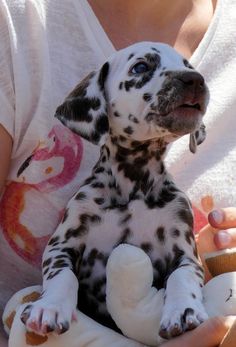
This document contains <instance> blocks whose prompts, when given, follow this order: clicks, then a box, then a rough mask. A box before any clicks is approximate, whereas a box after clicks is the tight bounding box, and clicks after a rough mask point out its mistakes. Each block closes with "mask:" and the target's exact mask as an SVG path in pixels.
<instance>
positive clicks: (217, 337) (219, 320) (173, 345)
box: [163, 316, 235, 347]
mask: <svg viewBox="0 0 236 347" xmlns="http://www.w3.org/2000/svg"><path fill="white" fill-rule="evenodd" d="M234 322H235V317H233V316H229V317H213V318H210V319H208V320H207V321H206V322H204V323H202V324H201V325H200V326H199V327H197V328H196V329H194V330H192V331H189V332H186V333H184V334H183V335H181V336H178V337H176V338H174V339H173V340H171V341H168V342H166V343H163V347H179V346H181V347H189V346H191V347H199V341H201V347H214V346H218V345H219V344H220V342H221V341H222V339H223V338H224V336H225V335H226V333H227V332H228V330H229V329H230V328H231V327H232V325H233V323H234ZM203 337H204V338H203Z"/></svg>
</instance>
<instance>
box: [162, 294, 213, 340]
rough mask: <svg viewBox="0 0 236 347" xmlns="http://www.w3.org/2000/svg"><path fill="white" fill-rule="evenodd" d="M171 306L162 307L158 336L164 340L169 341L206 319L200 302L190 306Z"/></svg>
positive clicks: (206, 316)
mask: <svg viewBox="0 0 236 347" xmlns="http://www.w3.org/2000/svg"><path fill="white" fill-rule="evenodd" d="M196 301H197V300H196ZM166 306H167V305H166ZM171 306H172V307H170V306H169V308H168V307H164V310H163V316H162V319H161V324H160V330H159V335H160V336H161V337H162V338H164V339H170V338H172V337H175V336H178V335H181V334H182V333H184V332H185V331H188V330H192V329H195V328H196V327H197V326H198V325H200V324H201V323H202V322H204V321H205V320H206V319H207V318H208V315H207V313H206V312H205V309H204V307H203V305H202V303H201V302H200V301H197V302H196V303H193V304H190V305H186V303H185V304H183V305H178V307H177V305H176V304H174V303H172V305H171Z"/></svg>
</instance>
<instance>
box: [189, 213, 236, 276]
mask: <svg viewBox="0 0 236 347" xmlns="http://www.w3.org/2000/svg"><path fill="white" fill-rule="evenodd" d="M208 221H209V224H207V225H206V226H205V227H204V228H203V229H201V230H200V232H199V234H198V235H197V236H196V241H197V247H198V251H199V254H200V256H201V259H202V262H203V264H204V266H205V262H204V254H206V253H211V252H216V251H218V250H221V249H225V248H232V247H236V208H235V207H228V208H222V209H218V210H213V211H211V212H210V213H209V215H208ZM205 269H206V280H208V279H210V275H209V272H208V271H207V268H205Z"/></svg>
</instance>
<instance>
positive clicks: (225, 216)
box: [208, 207, 236, 229]
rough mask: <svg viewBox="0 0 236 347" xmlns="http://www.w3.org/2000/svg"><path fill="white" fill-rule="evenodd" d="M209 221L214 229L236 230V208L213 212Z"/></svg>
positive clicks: (209, 216)
mask: <svg viewBox="0 0 236 347" xmlns="http://www.w3.org/2000/svg"><path fill="white" fill-rule="evenodd" d="M208 221H209V223H210V225H211V226H212V227H214V228H218V229H229V228H236V207H227V208H221V209H216V210H213V211H211V212H210V213H209V215H208Z"/></svg>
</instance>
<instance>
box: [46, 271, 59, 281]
mask: <svg viewBox="0 0 236 347" xmlns="http://www.w3.org/2000/svg"><path fill="white" fill-rule="evenodd" d="M61 270H62V269H59V270H57V271H55V272H50V273H49V275H48V277H47V280H51V279H52V278H53V277H55V276H56V275H58V274H59V273H60V272H61Z"/></svg>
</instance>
